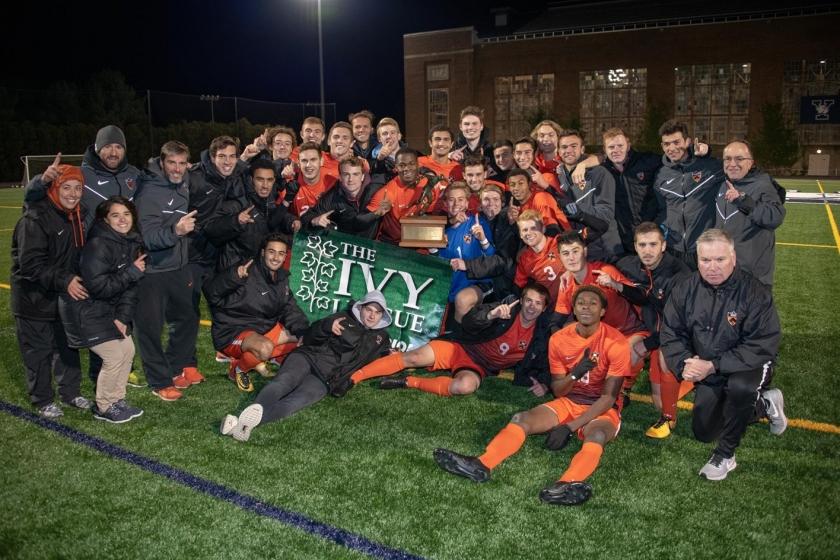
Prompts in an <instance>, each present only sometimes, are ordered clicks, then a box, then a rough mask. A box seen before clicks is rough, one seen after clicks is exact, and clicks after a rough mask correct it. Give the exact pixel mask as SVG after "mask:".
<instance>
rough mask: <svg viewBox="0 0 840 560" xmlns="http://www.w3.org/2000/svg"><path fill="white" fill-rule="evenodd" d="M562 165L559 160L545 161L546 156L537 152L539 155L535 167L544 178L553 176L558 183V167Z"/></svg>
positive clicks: (535, 159)
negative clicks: (549, 175) (548, 175)
mask: <svg viewBox="0 0 840 560" xmlns="http://www.w3.org/2000/svg"><path fill="white" fill-rule="evenodd" d="M558 165H560V160H559V159H545V155H543V153H542V152H537V155H536V156H534V167H536V168H537V169H539V170H540V173H542V174H543V175H544V176H545V175H547V174H551V176H553V177H554V180H555V181H557V171H556V170H557V166H558ZM558 184H559V182H558Z"/></svg>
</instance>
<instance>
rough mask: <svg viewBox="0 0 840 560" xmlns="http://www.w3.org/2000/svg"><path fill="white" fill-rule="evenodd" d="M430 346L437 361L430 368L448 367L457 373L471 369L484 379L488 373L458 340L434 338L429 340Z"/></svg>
mask: <svg viewBox="0 0 840 560" xmlns="http://www.w3.org/2000/svg"><path fill="white" fill-rule="evenodd" d="M429 346H431V348H432V351H433V352H434V353H435V363H434V365H432V367H430V368H429V369H430V370H432V371H434V370H439V369H448V370H449V371H450V372H452V373H453V374H455V373H458V372H459V371H460V370H462V369H469V370H472V371H474V372H476V373H477V374H478V376H479V377H481V378H482V379H484V377H485V376H486V375H487V371H485V369H484V368H483V367H481V366H480V365H478V364H477V363H475V361H473V359H472V358H470V356H469V354H467V352H466V351H465V350H464V347H463V346H461V345H460V344H458V343H457V342H449V341H448V340H433V341H431V342H429Z"/></svg>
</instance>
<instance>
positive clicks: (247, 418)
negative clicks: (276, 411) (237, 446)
mask: <svg viewBox="0 0 840 560" xmlns="http://www.w3.org/2000/svg"><path fill="white" fill-rule="evenodd" d="M262 415H263V407H262V405H261V404H252V405H251V406H248V407H246V408H245V410H243V411H242V414H240V415H239V422H238V423H237V424H236V427H235V428H234V429H233V432H232V433H231V435H232V436H233V439H235V440H236V441H248V438H250V437H251V430H252V429H254V428H255V427H256V426H259V425H260V420H262Z"/></svg>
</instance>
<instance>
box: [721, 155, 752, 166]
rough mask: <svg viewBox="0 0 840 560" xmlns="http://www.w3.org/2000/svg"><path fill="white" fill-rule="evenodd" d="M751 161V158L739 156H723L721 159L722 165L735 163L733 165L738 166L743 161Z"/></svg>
mask: <svg viewBox="0 0 840 560" xmlns="http://www.w3.org/2000/svg"><path fill="white" fill-rule="evenodd" d="M751 160H752V158H751V157H741V156H737V157H730V156H724V157H723V163H733V162H735V163H738V164H740V163H743V162H745V161H751Z"/></svg>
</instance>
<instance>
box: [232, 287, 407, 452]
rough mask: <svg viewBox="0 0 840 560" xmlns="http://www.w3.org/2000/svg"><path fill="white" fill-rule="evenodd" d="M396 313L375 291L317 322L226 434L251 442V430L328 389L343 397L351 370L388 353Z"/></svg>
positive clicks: (312, 400) (308, 402) (315, 399)
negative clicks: (389, 330) (392, 318)
mask: <svg viewBox="0 0 840 560" xmlns="http://www.w3.org/2000/svg"><path fill="white" fill-rule="evenodd" d="M390 324H391V315H390V314H389V313H388V310H387V308H386V304H385V296H383V295H382V293H381V292H379V291H376V290H373V291H370V292H368V293H367V294H365V296H364V297H363V298H362V299H361V300H359V301H357V302H356V303H355V304H353V306H352V307H350V309H349V310H347V311H342V312H340V313H336V314H334V315H330V316H329V317H325V318H323V319H321V320H320V321H318V322H316V323H315V324H313V325H312V327H311V328H310V329H309V332H308V333H307V334H306V336H305V337H304V339H303V346H302V347H300V348H298V349H297V350H295V351H294V352H292V353H291V354H289V356H288V357H287V358H286V360H285V361H284V362H283V365H282V366H281V367H280V370H279V371H278V372H277V377H275V378H274V380H273V381H272V382H271V383H269V384H268V385H267V386H266V387H265V388H264V389H263V390H262V391H260V394H259V395H257V398H256V401H255V402H254V404H252V405H250V406H248V407H246V408H245V410H243V411H242V413H241V414H240V415H239V417H236V416H234V415H233V414H228V415H227V416H226V417H225V419H224V420H223V421H222V427H221V432H222V435H231V436H233V438H234V439H236V440H238V441H248V438H249V437H250V436H251V430H252V429H253V428H254V427H255V426H258V425H260V424H266V423H268V422H273V421H275V420H279V419H281V418H285V417H287V416H291V415H292V414H294V413H295V412H297V411H299V410H301V409H303V408H306V407H307V406H310V405H312V404H315V403H316V402H318V401H320V400H321V399H323V398H324V397H325V396H326V395H327V393H328V392H329V393H331V394H332V395H333V396H336V397H341V396H344V394H345V393H346V392H347V390H348V389H350V387H352V386H353V384H352V382H351V381H350V374H351V373H353V372H354V371H356V370H357V369H359V368H360V367H362V366H364V365H366V364H368V363H369V362H371V361H373V360H374V359H376V358H379V357H381V356H384V355H386V354H388V352H389V351H390V348H391V339H390V338H389V337H388V332H387V328H388V326H389V325H390Z"/></svg>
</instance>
